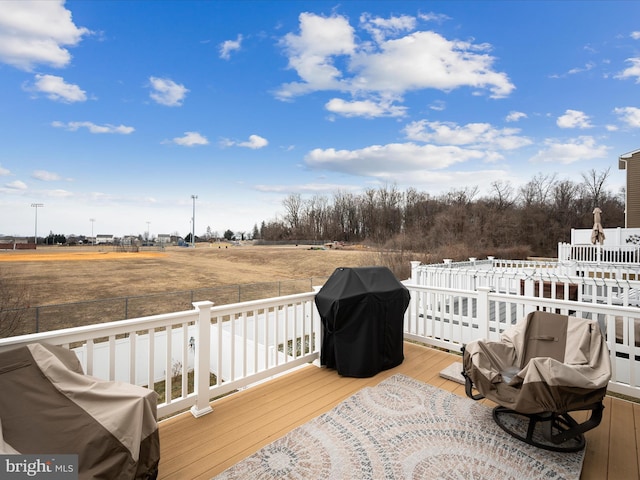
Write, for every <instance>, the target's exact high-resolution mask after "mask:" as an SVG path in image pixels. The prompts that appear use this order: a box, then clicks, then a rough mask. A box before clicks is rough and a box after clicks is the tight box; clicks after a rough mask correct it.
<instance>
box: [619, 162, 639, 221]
mask: <svg viewBox="0 0 640 480" xmlns="http://www.w3.org/2000/svg"><path fill="white" fill-rule="evenodd" d="M618 168H619V169H621V170H626V171H627V184H626V193H625V199H624V200H625V202H624V203H625V211H624V223H625V225H624V226H625V228H640V149H638V150H635V151H633V152H629V153H625V154H622V155H620V157H618Z"/></svg>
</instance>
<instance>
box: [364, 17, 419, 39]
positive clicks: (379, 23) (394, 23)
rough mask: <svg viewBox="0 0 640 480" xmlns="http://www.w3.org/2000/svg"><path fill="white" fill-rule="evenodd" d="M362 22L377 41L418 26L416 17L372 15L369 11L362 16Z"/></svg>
mask: <svg viewBox="0 0 640 480" xmlns="http://www.w3.org/2000/svg"><path fill="white" fill-rule="evenodd" d="M360 24H361V26H362V28H363V29H364V30H366V31H367V32H369V33H370V34H371V36H372V37H373V38H374V39H375V40H376V42H377V43H380V42H383V41H384V40H385V39H386V38H388V37H396V36H398V35H400V34H401V33H403V32H408V31H411V30H413V29H415V27H416V19H415V17H411V16H409V15H401V16H399V17H389V18H382V17H372V16H371V15H370V14H368V13H363V14H362V15H361V16H360Z"/></svg>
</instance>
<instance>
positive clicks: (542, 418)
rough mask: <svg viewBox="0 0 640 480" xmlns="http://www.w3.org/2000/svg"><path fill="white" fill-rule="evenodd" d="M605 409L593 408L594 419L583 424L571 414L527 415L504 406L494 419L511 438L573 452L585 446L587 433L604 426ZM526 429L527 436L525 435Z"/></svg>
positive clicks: (494, 411)
mask: <svg viewBox="0 0 640 480" xmlns="http://www.w3.org/2000/svg"><path fill="white" fill-rule="evenodd" d="M603 408H604V406H603V405H602V403H599V404H597V405H594V406H592V408H591V410H592V413H591V417H590V418H589V420H587V421H585V422H583V423H581V424H578V423H577V422H576V421H575V420H574V419H573V418H572V417H571V416H570V415H569V414H568V413H561V414H556V413H553V412H546V413H541V414H523V413H518V412H516V411H514V410H511V409H508V408H506V407H502V406H497V407H495V408H494V409H493V419H494V420H495V422H496V423H497V424H498V426H500V428H502V429H503V430H504V431H505V432H507V433H508V434H509V435H511V436H512V437H514V438H517V439H518V440H521V441H523V442H525V443H527V444H529V445H533V446H535V447H538V448H542V449H545V450H550V451H553V452H567V453H569V452H579V451H580V450H582V449H583V448H584V447H585V445H586V441H585V438H584V432H586V431H587V430H591V429H592V428H594V427H596V426H597V425H598V424H599V423H600V420H601V419H602V409H603ZM518 417H520V419H519V420H518ZM538 425H540V428H537V427H538ZM518 427H519V428H518ZM525 427H526V433H523V430H524V429H525ZM556 432H557V433H556Z"/></svg>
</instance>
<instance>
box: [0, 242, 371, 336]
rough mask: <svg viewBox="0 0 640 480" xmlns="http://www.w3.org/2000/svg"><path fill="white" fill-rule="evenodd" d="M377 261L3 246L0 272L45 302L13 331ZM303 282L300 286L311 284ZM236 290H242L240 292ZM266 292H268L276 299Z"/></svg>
mask: <svg viewBox="0 0 640 480" xmlns="http://www.w3.org/2000/svg"><path fill="white" fill-rule="evenodd" d="M379 262H380V256H379V254H377V253H376V252H373V251H371V250H369V249H366V248H359V247H353V248H351V249H338V250H333V249H327V250H315V249H314V250H312V249H309V247H308V246H232V245H227V244H220V245H219V244H212V246H209V245H199V246H198V247H197V248H195V249H192V248H181V247H169V248H166V249H165V250H164V251H150V252H147V251H143V252H135V253H133V252H132V253H126V252H118V251H115V250H114V249H113V248H112V247H97V246H95V247H92V246H84V247H39V248H38V250H36V251H33V250H24V251H0V276H1V278H2V279H3V281H10V282H11V283H12V284H14V285H20V286H24V288H26V289H27V290H28V292H29V297H30V306H31V307H43V308H38V309H34V308H32V309H31V310H33V311H34V312H32V313H30V314H29V315H28V316H27V317H28V318H27V319H25V320H24V321H23V323H24V325H25V326H24V328H22V329H21V331H19V332H15V333H14V334H18V333H32V332H34V331H36V330H37V331H44V330H52V329H57V328H63V327H68V326H73V325H75V324H78V323H80V324H89V323H99V322H102V321H107V320H114V319H122V318H126V317H128V318H132V317H137V316H143V315H151V314H155V313H163V312H170V311H177V310H184V309H188V308H191V307H190V300H193V299H194V298H193V294H192V295H191V296H190V297H189V296H187V295H175V296H174V295H168V294H169V293H171V292H177V291H182V292H184V291H189V290H202V289H215V293H214V290H212V293H211V294H210V295H208V294H207V292H206V291H202V292H200V293H199V295H201V296H203V298H196V300H203V299H209V300H213V301H215V302H216V303H218V304H219V303H228V302H229V301H238V300H242V301H245V300H246V299H249V298H250V297H249V296H251V298H260V297H262V298H264V296H265V295H261V293H260V292H247V290H248V289H249V287H233V289H232V288H231V287H229V291H230V292H231V291H232V293H230V294H229V298H230V299H231V300H226V299H218V298H206V297H209V296H216V295H217V296H220V295H222V294H221V292H222V291H223V290H224V287H225V286H231V285H246V284H257V283H260V284H262V283H265V284H266V283H271V282H284V281H293V280H297V279H305V280H308V279H310V278H316V279H318V282H320V284H321V283H323V282H324V280H325V279H326V277H328V276H329V275H331V273H332V272H333V271H334V270H335V269H336V268H338V267H356V266H365V265H376V264H379ZM318 282H314V284H318ZM302 285H303V287H302V288H304V285H308V286H310V283H309V281H306V282H302ZM254 288H257V289H260V287H259V286H257V287H254ZM266 288H267V287H265V289H266ZM239 289H242V290H243V294H242V295H241V296H240V295H239V293H238V291H239ZM270 292H271V290H269V291H268V292H267V293H268V294H267V295H266V296H274V295H273V294H271V293H270ZM275 292H276V293H279V292H278V290H275ZM282 293H283V294H286V293H289V292H282ZM149 294H165V295H158V296H157V297H154V298H155V299H153V300H151V301H149V299H148V298H147V299H144V301H143V300H142V299H141V300H140V301H139V302H137V301H135V299H130V300H127V304H126V306H123V302H122V301H115V300H112V299H114V298H123V297H136V296H140V295H149ZM174 297H175V298H174ZM178 297H179V298H178ZM94 300H104V301H103V302H94ZM75 302H87V305H86V306H74V307H73V308H72V307H69V308H66V309H63V308H58V307H53V306H52V305H56V304H66V303H75ZM172 302H173V303H172ZM161 304H162V305H161ZM47 306H50V307H47ZM125 309H126V310H125ZM36 310H37V313H35V311H36ZM125 311H126V315H125V313H124V312H125Z"/></svg>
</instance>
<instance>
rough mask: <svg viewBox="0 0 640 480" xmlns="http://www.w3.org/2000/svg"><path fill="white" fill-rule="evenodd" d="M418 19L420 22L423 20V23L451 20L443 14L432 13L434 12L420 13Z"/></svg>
mask: <svg viewBox="0 0 640 480" xmlns="http://www.w3.org/2000/svg"><path fill="white" fill-rule="evenodd" d="M418 17H419V18H420V20H424V21H425V22H436V23H442V22H444V21H445V20H451V17H449V16H447V15H445V14H443V13H434V12H429V13H421V14H420V15H418Z"/></svg>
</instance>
